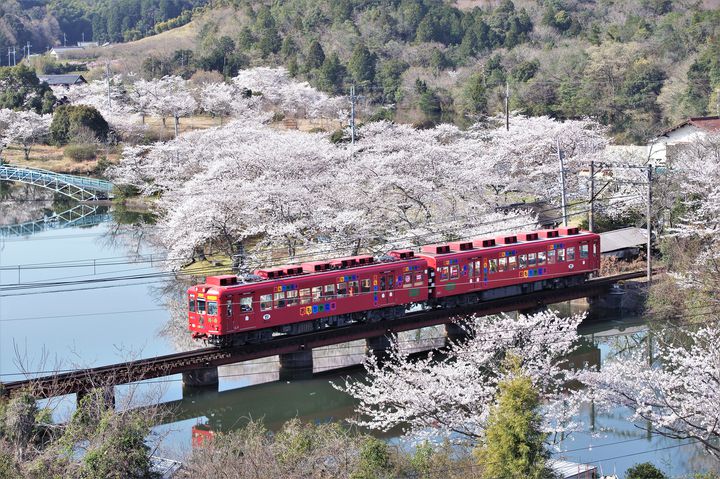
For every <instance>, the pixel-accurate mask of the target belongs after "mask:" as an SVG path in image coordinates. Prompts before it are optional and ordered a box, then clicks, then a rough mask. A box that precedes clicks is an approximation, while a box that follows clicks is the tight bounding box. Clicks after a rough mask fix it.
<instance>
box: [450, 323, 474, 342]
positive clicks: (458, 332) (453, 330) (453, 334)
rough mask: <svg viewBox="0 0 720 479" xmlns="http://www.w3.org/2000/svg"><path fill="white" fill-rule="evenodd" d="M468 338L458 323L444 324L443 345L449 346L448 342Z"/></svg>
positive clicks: (461, 340)
mask: <svg viewBox="0 0 720 479" xmlns="http://www.w3.org/2000/svg"><path fill="white" fill-rule="evenodd" d="M469 338H470V335H469V334H468V333H467V331H465V330H464V329H463V328H462V326H460V325H459V324H457V323H446V324H445V346H449V345H450V343H457V342H463V341H467V340H468V339H469Z"/></svg>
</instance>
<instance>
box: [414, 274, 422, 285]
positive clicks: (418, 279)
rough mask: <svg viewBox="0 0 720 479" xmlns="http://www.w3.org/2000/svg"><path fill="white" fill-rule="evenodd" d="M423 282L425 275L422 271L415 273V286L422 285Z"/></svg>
mask: <svg viewBox="0 0 720 479" xmlns="http://www.w3.org/2000/svg"><path fill="white" fill-rule="evenodd" d="M422 284H423V275H422V273H417V274H416V275H415V286H422Z"/></svg>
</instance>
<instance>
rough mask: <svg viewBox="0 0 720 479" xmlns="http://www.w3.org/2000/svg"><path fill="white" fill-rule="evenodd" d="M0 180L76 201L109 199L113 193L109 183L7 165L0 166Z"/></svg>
mask: <svg viewBox="0 0 720 479" xmlns="http://www.w3.org/2000/svg"><path fill="white" fill-rule="evenodd" d="M0 180H6V181H17V182H20V183H25V184H28V185H34V186H39V187H41V188H47V189H50V190H52V191H54V192H55V193H59V194H61V195H65V196H67V197H69V198H72V199H74V200H76V201H94V200H98V199H102V198H110V197H111V196H112V191H113V184H112V183H110V182H109V181H105V180H98V179H95V178H86V177H83V176H75V175H67V174H63V173H55V172H53V171H48V170H42V169H40V168H24V167H20V166H13V165H8V164H0Z"/></svg>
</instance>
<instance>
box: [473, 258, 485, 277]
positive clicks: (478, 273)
mask: <svg viewBox="0 0 720 479" xmlns="http://www.w3.org/2000/svg"><path fill="white" fill-rule="evenodd" d="M482 273H483V270H482V263H481V262H480V261H479V260H478V261H475V276H482Z"/></svg>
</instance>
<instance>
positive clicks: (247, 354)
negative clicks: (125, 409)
mask: <svg viewBox="0 0 720 479" xmlns="http://www.w3.org/2000/svg"><path fill="white" fill-rule="evenodd" d="M643 276H645V272H644V271H635V272H631V273H623V274H619V275H614V276H607V277H602V278H595V279H592V280H590V281H588V282H586V283H585V284H583V285H579V286H574V287H571V288H564V289H558V290H547V291H540V292H536V293H530V294H524V295H521V296H512V297H508V298H501V299H496V300H492V301H485V302H482V303H479V304H472V305H465V306H460V307H457V308H453V309H435V310H423V311H417V312H412V313H409V314H407V315H406V316H405V317H403V318H401V319H396V320H387V321H378V322H374V323H358V324H353V325H349V326H345V327H342V328H334V329H327V330H320V331H314V332H311V333H306V334H302V335H296V336H281V337H277V338H275V339H272V340H270V341H267V342H264V343H259V344H248V345H244V346H242V347H238V348H228V349H218V348H215V347H211V348H203V349H196V350H191V351H184V352H180V353H173V354H168V355H165V356H156V357H153V358H147V359H139V360H134V361H128V362H123V363H118V364H111V365H107V366H99V367H94V368H88V369H80V370H74V371H69V372H61V373H58V374H53V375H50V376H43V377H35V378H27V379H23V380H19V381H12V382H7V383H3V384H0V393H2V394H3V395H6V396H7V395H11V394H13V393H16V392H18V391H21V390H25V391H28V392H30V393H31V394H33V395H34V396H36V397H55V396H61V395H65V394H72V393H80V394H82V393H85V392H87V391H89V390H91V389H93V388H106V387H111V386H115V385H119V384H128V383H132V382H136V381H142V380H146V379H154V378H158V377H164V376H171V375H174V374H180V373H184V372H189V371H193V370H196V369H200V368H209V367H217V366H222V365H226V364H233V363H238V362H242V361H249V360H251V359H258V358H263V357H268V356H275V355H278V354H286V353H292V352H297V351H302V350H308V349H312V348H318V347H322V346H329V345H332V344H339V343H345V342H349V341H355V340H359V339H366V338H371V337H376V336H382V335H384V334H392V333H399V332H402V331H409V330H413V329H418V328H424V327H428V326H435V325H439V324H443V323H448V322H450V321H452V319H453V318H454V317H456V316H461V315H466V314H473V313H474V314H479V315H490V314H497V313H501V312H508V311H516V310H525V309H531V308H534V307H538V306H542V305H545V304H552V303H557V302H562V301H568V300H571V299H578V298H582V297H590V296H597V295H600V294H602V293H603V292H605V291H606V290H607V289H608V288H610V287H611V286H612V285H613V284H615V283H617V282H619V281H624V280H629V279H634V278H641V277H643Z"/></svg>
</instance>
